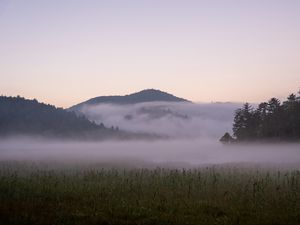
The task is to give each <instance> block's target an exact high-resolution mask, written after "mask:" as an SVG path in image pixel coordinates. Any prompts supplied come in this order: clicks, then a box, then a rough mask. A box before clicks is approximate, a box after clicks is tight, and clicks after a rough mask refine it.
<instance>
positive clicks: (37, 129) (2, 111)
mask: <svg viewBox="0 0 300 225" xmlns="http://www.w3.org/2000/svg"><path fill="white" fill-rule="evenodd" d="M119 134H121V131H118V130H117V129H109V128H106V127H105V126H104V125H103V124H101V125H97V124H95V123H93V122H91V121H89V120H88V119H87V118H85V117H83V116H77V115H76V114H75V113H73V112H68V111H66V110H64V109H62V108H56V107H55V106H52V105H47V104H44V103H39V102H38V101H37V100H28V99H25V98H22V97H19V96H18V97H5V96H0V136H1V137H5V136H11V135H36V136H46V137H61V138H66V137H69V138H86V137H93V138H98V139H99V138H100V139H101V138H103V137H111V136H116V135H119Z"/></svg>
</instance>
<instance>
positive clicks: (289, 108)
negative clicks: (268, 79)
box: [232, 91, 300, 141]
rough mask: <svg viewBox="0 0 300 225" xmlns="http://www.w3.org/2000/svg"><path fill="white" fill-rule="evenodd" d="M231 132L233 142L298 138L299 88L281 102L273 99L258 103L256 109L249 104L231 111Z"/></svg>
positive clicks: (299, 124) (299, 114)
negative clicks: (233, 113)
mask: <svg viewBox="0 0 300 225" xmlns="http://www.w3.org/2000/svg"><path fill="white" fill-rule="evenodd" d="M232 130H233V135H234V137H235V138H236V141H251V140H293V141H300V91H299V96H296V95H295V94H290V95H289V96H288V98H287V100H286V101H284V102H283V103H281V102H280V101H279V100H278V99H277V98H271V99H270V100H269V101H268V102H262V103H260V104H259V105H258V107H257V108H256V109H253V108H252V106H251V105H249V103H246V104H244V105H243V107H242V108H239V109H237V110H236V112H235V116H234V122H233V128H232Z"/></svg>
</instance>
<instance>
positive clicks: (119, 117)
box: [80, 102, 241, 139]
mask: <svg viewBox="0 0 300 225" xmlns="http://www.w3.org/2000/svg"><path fill="white" fill-rule="evenodd" d="M240 106H241V105H240V104H237V103H206V104H204V103H202V104H195V103H170V102H150V103H139V104H133V105H113V104H98V105H86V106H83V107H82V108H81V110H80V112H81V113H83V114H84V115H85V116H86V117H87V118H89V119H90V120H93V121H95V122H96V123H104V125H106V126H109V127H110V126H114V127H116V126H117V127H119V128H120V129H122V130H128V131H133V132H148V133H156V134H161V135H164V136H169V137H171V138H198V137H205V138H214V139H218V138H220V137H221V136H222V135H223V134H224V133H225V132H226V131H230V130H231V127H232V120H233V116H234V111H235V110H236V109H237V108H238V107H240Z"/></svg>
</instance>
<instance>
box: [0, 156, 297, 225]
mask: <svg viewBox="0 0 300 225" xmlns="http://www.w3.org/2000/svg"><path fill="white" fill-rule="evenodd" d="M98 166H99V165H98ZM51 168H56V169H51ZM57 168H60V169H57ZM71 168H72V169H71ZM299 208H300V172H299V171H298V170H271V169H261V170H256V169H241V168H240V169H238V168H235V167H223V168H222V167H207V168H200V169H189V170H185V169H162V168H157V169H101V168H100V167H85V168H82V167H80V166H78V167H76V168H74V167H66V168H61V167H59V166H57V165H54V166H53V167H51V166H49V165H43V164H38V163H29V162H26V163H25V162H1V163H0V224H5V225H9V224H32V225H34V224H49V225H50V224H64V225H67V224H91V225H92V224H114V225H116V224H140V225H142V224H149V225H150V224H151V225H152V224H163V225H165V224H174V225H175V224H178V225H185V224H197V225H199V224H205V225H210V224H224V225H225V224H231V225H232V224H243V225H247V224H249V225H253V224H256V225H259V224H264V225H268V224H270V225H271V224H272V225H279V224H289V225H293V224H295V225H296V224H300V211H299Z"/></svg>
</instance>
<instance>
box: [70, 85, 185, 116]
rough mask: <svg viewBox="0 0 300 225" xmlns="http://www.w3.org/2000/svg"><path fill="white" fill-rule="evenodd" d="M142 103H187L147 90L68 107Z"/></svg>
mask: <svg viewBox="0 0 300 225" xmlns="http://www.w3.org/2000/svg"><path fill="white" fill-rule="evenodd" d="M143 102H189V101H188V100H186V99H183V98H179V97H176V96H174V95H171V94H169V93H166V92H163V91H160V90H155V89H147V90H143V91H140V92H137V93H133V94H130V95H124V96H100V97H96V98H92V99H89V100H87V101H85V102H82V103H79V104H77V105H74V106H72V107H70V108H69V109H70V110H75V111H76V110H77V109H80V108H81V107H82V106H84V105H96V104H102V103H106V104H118V105H128V104H136V103H143Z"/></svg>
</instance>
